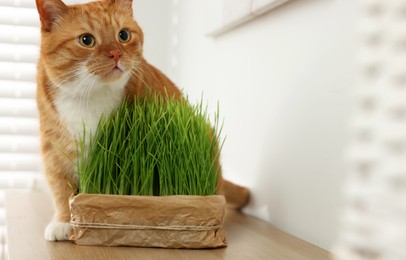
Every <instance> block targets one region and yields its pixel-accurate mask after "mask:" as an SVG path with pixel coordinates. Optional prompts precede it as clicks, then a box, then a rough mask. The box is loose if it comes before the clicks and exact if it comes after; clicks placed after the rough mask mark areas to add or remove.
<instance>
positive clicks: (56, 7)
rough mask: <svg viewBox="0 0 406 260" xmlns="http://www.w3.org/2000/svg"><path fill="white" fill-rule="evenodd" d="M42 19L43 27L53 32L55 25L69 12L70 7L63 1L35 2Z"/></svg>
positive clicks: (38, 0) (43, 0) (45, 0)
mask: <svg viewBox="0 0 406 260" xmlns="http://www.w3.org/2000/svg"><path fill="white" fill-rule="evenodd" d="M35 1H36V3H37V9H38V13H39V16H40V19H41V27H42V29H43V30H45V31H51V28H52V25H53V23H54V22H55V21H56V20H57V19H58V18H59V17H60V16H61V15H62V14H64V13H65V12H66V11H67V10H68V7H67V6H66V5H65V4H64V3H63V2H62V1H61V0H35Z"/></svg>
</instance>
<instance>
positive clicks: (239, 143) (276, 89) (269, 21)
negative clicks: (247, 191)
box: [176, 0, 356, 249]
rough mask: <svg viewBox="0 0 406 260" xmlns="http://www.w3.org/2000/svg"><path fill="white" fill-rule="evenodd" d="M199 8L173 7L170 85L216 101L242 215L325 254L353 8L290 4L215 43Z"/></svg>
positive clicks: (187, 3) (344, 117)
mask: <svg viewBox="0 0 406 260" xmlns="http://www.w3.org/2000/svg"><path fill="white" fill-rule="evenodd" d="M205 5H206V3H205V0H180V2H179V6H178V12H179V31H178V38H179V39H178V42H179V46H178V48H177V49H178V53H177V55H178V67H177V71H178V74H177V77H176V78H177V83H178V85H179V86H180V87H182V88H184V89H185V90H186V92H187V93H188V94H189V95H190V96H191V98H192V100H196V99H198V98H199V97H200V96H201V94H202V92H204V96H205V99H207V100H209V102H210V107H211V108H214V107H215V105H216V102H217V101H219V102H220V107H221V114H222V116H223V117H224V118H225V128H224V132H225V133H226V134H227V141H226V145H225V147H224V150H223V156H222V157H223V166H224V171H225V175H226V177H227V178H228V179H230V180H234V181H237V182H239V183H242V184H245V185H248V186H249V187H250V188H251V189H252V202H251V204H250V205H249V207H248V208H247V209H246V212H247V213H249V214H253V215H255V216H258V217H260V218H262V219H264V220H266V221H269V222H270V223H272V224H274V225H275V226H277V227H279V228H281V229H283V230H285V231H287V232H288V233H290V234H293V235H295V236H298V237H300V238H302V239H305V240H307V241H310V242H312V243H315V244H317V245H319V246H322V247H324V248H327V249H328V248H330V246H332V244H333V242H334V240H335V237H336V233H337V230H338V214H339V210H340V203H341V202H340V196H341V194H340V190H341V185H342V184H343V179H344V178H343V177H344V175H345V172H346V170H347V169H346V165H345V158H344V152H345V149H346V147H347V145H348V141H349V131H348V123H349V119H350V111H351V105H352V102H351V94H352V86H353V77H354V67H355V65H354V64H353V57H354V53H355V51H356V35H355V23H356V6H355V5H356V2H355V1H353V0H293V1H292V2H290V3H288V4H286V5H284V6H282V7H280V8H278V9H276V10H273V11H271V12H270V13H268V14H266V15H264V16H262V17H260V18H257V19H255V20H254V21H251V22H249V23H247V24H244V25H243V26H240V27H238V28H236V29H234V30H232V31H230V32H228V33H226V34H224V35H221V36H219V37H217V38H209V37H206V36H205V28H206V24H205V23H206V22H207V21H205V17H206V14H205V12H203V10H204V9H205ZM212 110H213V109H212Z"/></svg>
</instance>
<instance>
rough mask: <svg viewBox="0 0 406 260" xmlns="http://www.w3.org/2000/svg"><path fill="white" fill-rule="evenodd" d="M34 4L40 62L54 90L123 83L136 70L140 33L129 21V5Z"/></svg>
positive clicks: (104, 0)
mask: <svg viewBox="0 0 406 260" xmlns="http://www.w3.org/2000/svg"><path fill="white" fill-rule="evenodd" d="M36 3H37V9H38V12H39V15H40V19H41V35H42V43H41V58H42V59H43V61H44V66H45V70H46V72H47V75H48V76H49V78H50V80H51V82H53V83H54V84H55V85H56V86H69V83H72V82H73V83H74V84H75V85H78V84H83V85H85V84H91V83H92V84H94V83H95V82H98V83H106V84H108V83H114V82H126V81H127V80H128V79H129V77H130V75H131V73H132V72H133V71H134V70H136V67H137V63H138V62H140V60H142V45H143V33H142V31H141V29H140V27H139V26H138V24H137V23H136V22H135V21H134V19H133V11H132V0H100V1H96V2H90V3H87V4H82V5H71V6H67V5H65V4H64V3H63V2H62V1H61V0H36ZM99 85H100V84H99ZM76 87H77V86H76Z"/></svg>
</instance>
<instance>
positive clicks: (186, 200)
mask: <svg viewBox="0 0 406 260" xmlns="http://www.w3.org/2000/svg"><path fill="white" fill-rule="evenodd" d="M225 207H226V201H225V198H224V196H220V195H214V196H181V195H179V196H163V197H159V196H157V197H154V196H121V195H99V194H79V195H76V196H74V197H71V199H70V208H71V224H72V232H71V235H70V240H72V241H74V242H75V243H76V244H79V245H102V246H137V247H163V248H217V247H224V246H226V245H227V239H226V233H225V231H224V229H223V222H224V215H225Z"/></svg>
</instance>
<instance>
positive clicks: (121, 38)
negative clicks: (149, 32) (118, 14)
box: [118, 29, 131, 42]
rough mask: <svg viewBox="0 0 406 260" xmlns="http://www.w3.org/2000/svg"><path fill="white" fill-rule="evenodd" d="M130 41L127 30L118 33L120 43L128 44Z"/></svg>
mask: <svg viewBox="0 0 406 260" xmlns="http://www.w3.org/2000/svg"><path fill="white" fill-rule="evenodd" d="M130 39H131V34H130V32H129V31H128V30H126V29H122V30H121V31H120V32H119V33H118V40H119V41H120V42H128V41H130Z"/></svg>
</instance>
